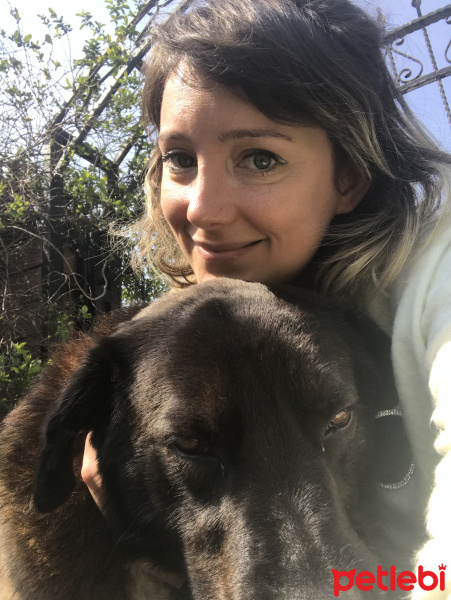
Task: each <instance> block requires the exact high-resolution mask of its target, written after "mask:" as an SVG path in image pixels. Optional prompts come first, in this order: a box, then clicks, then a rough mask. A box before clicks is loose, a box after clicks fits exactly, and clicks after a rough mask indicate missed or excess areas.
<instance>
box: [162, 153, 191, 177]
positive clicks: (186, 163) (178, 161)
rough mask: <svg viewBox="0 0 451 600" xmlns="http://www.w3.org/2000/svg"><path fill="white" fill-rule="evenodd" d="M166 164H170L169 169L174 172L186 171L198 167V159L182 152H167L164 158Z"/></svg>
mask: <svg viewBox="0 0 451 600" xmlns="http://www.w3.org/2000/svg"><path fill="white" fill-rule="evenodd" d="M162 161H163V162H164V163H166V162H167V163H169V168H170V170H171V171H173V172H180V171H184V170H185V169H191V167H194V166H195V165H196V159H195V158H194V157H193V156H191V155H189V154H187V153H186V152H181V151H180V150H177V151H172V152H167V153H166V154H164V155H163V156H162Z"/></svg>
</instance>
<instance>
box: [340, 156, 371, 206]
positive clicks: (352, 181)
mask: <svg viewBox="0 0 451 600" xmlns="http://www.w3.org/2000/svg"><path fill="white" fill-rule="evenodd" d="M340 171H341V172H340V173H339V175H338V177H337V184H336V186H337V191H338V193H339V199H338V202H337V209H336V211H335V214H336V215H344V214H347V213H350V212H351V211H353V210H354V208H356V206H358V205H359V203H360V201H361V200H362V199H363V197H364V196H365V194H366V193H367V191H368V190H369V187H370V181H369V180H368V178H367V177H365V176H364V175H362V174H360V173H358V172H357V171H356V170H355V169H354V168H353V167H352V166H351V165H348V166H343V167H342V168H341V169H340Z"/></svg>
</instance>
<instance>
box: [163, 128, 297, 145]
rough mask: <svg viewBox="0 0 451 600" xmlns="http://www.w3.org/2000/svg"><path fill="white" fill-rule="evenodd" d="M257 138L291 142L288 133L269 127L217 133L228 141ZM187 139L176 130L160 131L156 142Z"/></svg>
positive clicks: (222, 139) (223, 139)
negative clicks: (271, 138)
mask: <svg viewBox="0 0 451 600" xmlns="http://www.w3.org/2000/svg"><path fill="white" fill-rule="evenodd" d="M248 137H249V138H258V137H273V138H279V139H282V140H287V141H288V142H292V141H293V138H291V137H290V136H289V135H285V134H284V133H280V131H277V129H270V128H262V129H230V130H229V131H224V133H221V134H219V136H218V139H219V141H221V142H228V141H229V140H239V139H242V138H248ZM177 140H180V141H188V138H187V137H186V136H185V135H183V133H178V132H176V131H167V132H163V133H160V135H159V136H158V142H159V143H160V142H167V141H177Z"/></svg>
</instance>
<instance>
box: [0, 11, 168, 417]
mask: <svg viewBox="0 0 451 600" xmlns="http://www.w3.org/2000/svg"><path fill="white" fill-rule="evenodd" d="M171 1H172V0H166V1H165V2H164V3H160V4H161V6H159V5H158V2H157V0H153V1H148V0H147V1H145V0H133V2H131V3H127V2H126V1H125V0H105V4H106V7H107V9H108V14H109V23H107V24H104V23H101V22H99V21H97V20H96V19H95V17H94V16H93V15H92V14H91V13H90V12H85V11H82V12H81V13H80V14H79V15H77V17H78V19H79V22H78V23H77V24H74V23H71V24H69V23H67V22H65V20H64V19H63V18H62V17H61V16H59V15H58V13H57V12H56V11H55V10H53V9H52V8H49V9H48V13H47V14H44V15H39V17H38V18H39V20H40V22H41V24H42V25H43V27H44V28H45V33H44V35H43V37H42V39H41V40H38V39H36V36H35V35H33V34H32V33H28V32H25V31H23V27H22V19H21V13H20V9H18V8H12V9H11V15H12V16H13V19H14V21H15V28H14V30H13V31H9V32H7V31H5V30H0V103H1V105H2V112H1V115H0V289H1V292H0V293H1V297H0V301H1V303H2V305H1V311H2V317H1V319H0V352H1V355H2V356H1V362H0V403H1V404H2V405H3V406H5V405H7V404H12V403H14V402H15V401H16V399H17V397H18V396H19V395H20V393H21V392H22V391H23V389H24V387H25V386H26V385H28V383H29V381H30V379H31V378H32V377H33V376H34V375H35V374H36V373H38V372H39V371H40V369H41V368H42V365H43V360H45V358H46V352H47V348H48V346H49V344H50V343H51V342H53V341H55V340H61V339H64V337H65V336H67V334H68V331H69V329H70V328H71V327H73V326H76V327H83V326H84V325H85V323H86V322H89V320H90V317H91V314H93V313H94V312H101V311H102V310H108V309H109V308H110V307H112V306H114V304H115V303H117V302H116V300H114V299H113V300H111V301H110V300H109V301H108V302H106V300H105V298H106V297H107V295H108V293H110V291H111V288H114V286H115V285H116V286H117V282H118V281H122V298H123V301H124V302H126V303H130V302H134V301H137V300H142V299H143V298H148V299H151V298H154V297H155V296H156V295H158V294H159V293H161V292H162V291H163V289H164V284H163V282H162V280H161V279H160V278H159V277H158V276H156V275H154V274H151V273H144V274H141V275H140V276H139V277H138V276H137V275H134V274H133V273H132V272H131V270H130V268H129V267H128V266H127V264H128V259H129V256H128V255H129V253H130V244H127V243H126V244H124V250H123V251H120V246H118V247H117V248H116V249H114V250H113V249H112V248H111V245H110V242H109V239H108V237H109V236H108V229H109V226H110V224H111V222H114V221H120V222H121V224H127V223H129V222H131V221H133V220H135V219H136V218H137V217H138V216H139V215H140V213H141V211H142V201H143V192H142V182H143V178H144V174H145V170H146V164H147V160H148V156H149V153H150V151H151V148H152V141H151V139H150V138H149V137H148V135H147V132H145V131H144V128H143V126H142V124H141V120H140V102H141V100H140V94H141V85H142V77H141V75H140V72H139V66H140V62H141V60H142V58H143V56H144V55H145V51H146V35H147V29H148V27H149V24H150V25H151V23H152V20H153V19H154V18H155V17H156V15H157V14H163V13H164V10H165V8H164V7H165V6H166V5H169V4H170V3H171ZM76 29H81V30H83V31H84V32H85V33H87V36H86V42H85V43H84V47H83V49H82V52H81V53H80V56H77V57H75V58H72V49H71V35H72V33H73V32H74V31H75V30H76ZM60 181H62V182H63V186H62V187H63V191H62V192H59V194H60V195H59V196H58V195H57V194H56V192H55V190H56V189H57V187H58V185H59V184H58V182H60ZM55 194H56V195H55ZM55 198H56V199H55ZM98 281H100V283H98ZM103 282H105V283H103ZM80 294H81V296H82V298H81V299H80ZM110 295H111V294H110ZM105 307H107V308H105ZM80 311H81V312H80Z"/></svg>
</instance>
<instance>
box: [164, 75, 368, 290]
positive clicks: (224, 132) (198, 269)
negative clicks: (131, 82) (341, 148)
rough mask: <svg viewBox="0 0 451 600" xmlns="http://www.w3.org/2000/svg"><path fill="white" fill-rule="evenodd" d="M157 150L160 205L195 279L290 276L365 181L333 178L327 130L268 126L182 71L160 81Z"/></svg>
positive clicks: (222, 90)
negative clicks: (158, 151)
mask: <svg viewBox="0 0 451 600" xmlns="http://www.w3.org/2000/svg"><path fill="white" fill-rule="evenodd" d="M187 71H188V72H187ZM190 80H191V81H190ZM159 148H160V152H161V154H162V161H163V163H164V165H163V169H162V180H161V192H160V193H161V209H162V212H163V215H164V218H165V219H166V221H167V222H168V223H169V225H170V227H171V230H172V232H173V234H174V237H175V239H176V240H177V243H178V245H179V247H180V248H181V250H182V252H183V254H184V256H185V257H186V259H187V260H188V262H189V264H190V265H191V267H192V269H193V271H194V274H195V277H196V281H197V282H201V281H204V280H206V279H209V278H211V277H218V276H229V277H235V278H239V279H246V280H248V281H260V282H263V283H277V282H283V281H288V280H290V279H292V278H293V277H295V276H296V275H297V274H298V273H299V271H300V270H301V269H302V267H304V266H305V265H306V264H307V262H308V261H309V260H310V258H311V257H312V255H313V254H314V253H315V251H316V249H317V248H318V246H319V244H320V242H321V240H322V238H323V237H324V234H325V232H326V230H327V228H328V226H329V224H330V222H331V220H332V218H333V217H334V216H335V215H337V214H340V213H347V212H350V211H351V210H352V209H353V208H355V206H356V205H357V204H358V202H359V201H360V200H361V198H362V196H363V194H364V193H365V191H366V190H367V188H368V183H367V181H366V180H365V179H364V178H362V177H358V176H357V175H354V177H350V176H349V177H347V178H346V179H345V176H344V174H343V173H340V174H339V175H338V178H337V176H336V173H335V166H334V161H333V155H332V146H331V143H330V141H329V139H328V138H327V136H326V134H325V133H324V131H322V130H320V129H314V128H312V127H294V126H289V125H282V124H279V123H274V122H273V121H271V120H270V119H268V118H267V117H265V115H263V114H262V113H261V112H259V111H258V110H256V109H255V108H254V107H253V106H252V105H250V104H249V103H246V102H244V101H243V100H241V99H239V98H237V97H236V96H234V95H233V94H232V93H231V92H230V91H228V90H227V88H225V87H223V86H221V85H219V84H209V83H208V82H206V81H205V80H203V79H202V78H201V77H200V76H199V75H198V74H196V73H195V72H192V71H189V70H188V69H187V68H185V69H184V70H183V69H182V71H181V72H180V73H176V74H174V75H173V76H172V77H171V78H170V79H169V80H168V82H167V84H166V86H165V90H164V94H163V102H162V107H161V121H160V136H159ZM337 179H338V181H337ZM301 223H302V230H301V231H300V229H299V224H301Z"/></svg>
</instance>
